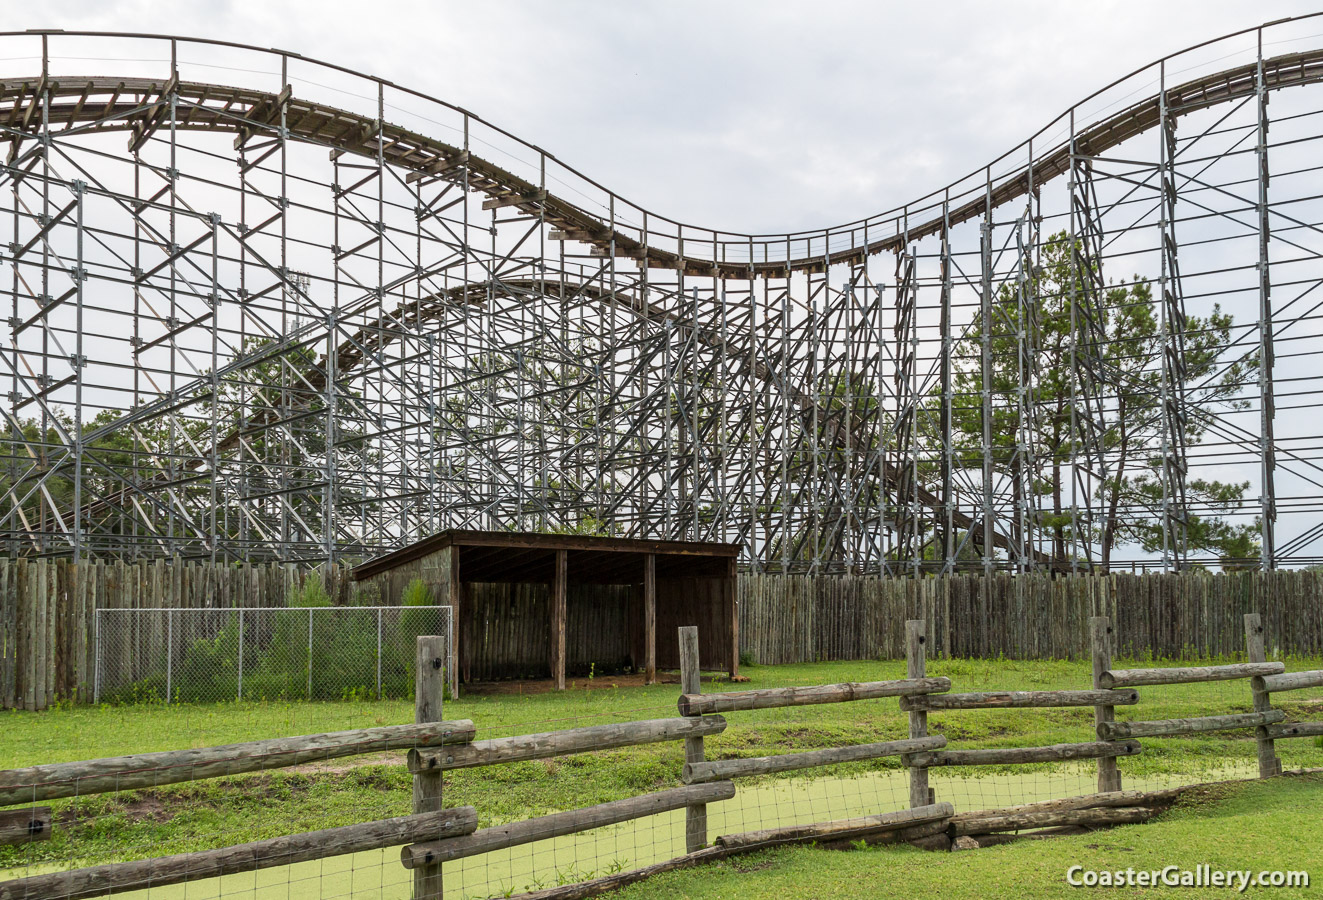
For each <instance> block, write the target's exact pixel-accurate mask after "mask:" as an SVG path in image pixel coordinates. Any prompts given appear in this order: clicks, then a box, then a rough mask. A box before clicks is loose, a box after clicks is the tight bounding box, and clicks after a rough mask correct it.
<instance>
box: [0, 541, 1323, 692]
mask: <svg viewBox="0 0 1323 900" xmlns="http://www.w3.org/2000/svg"><path fill="white" fill-rule="evenodd" d="M317 571H318V573H319V575H320V577H321V578H322V579H323V581H324V583H325V586H326V588H327V591H328V593H329V595H330V597H331V599H332V602H333V603H335V604H337V605H346V606H348V605H377V604H381V605H394V604H398V603H399V602H400V594H401V593H402V591H403V590H404V586H405V579H404V578H403V577H401V578H396V579H395V580H393V581H389V580H388V582H378V581H368V582H361V583H360V582H354V581H351V580H350V579H349V578H348V577H347V573H348V568H347V567H343V566H331V567H322V568H320V569H318V570H317ZM309 572H310V570H309V569H307V568H305V567H298V566H296V565H294V564H280V563H263V564H254V565H223V564H218V565H211V564H208V563H199V562H187V563H186V562H177V561H167V560H153V561H143V562H137V563H125V562H122V561H121V562H114V561H111V562H107V561H94V562H90V563H84V564H80V565H77V566H75V565H73V564H72V563H69V562H66V561H59V560H57V561H47V560H31V561H29V560H22V559H20V560H5V559H0V707H3V708H17V709H44V708H46V707H47V706H49V705H51V704H52V703H54V702H55V701H56V700H61V699H78V700H87V699H90V698H91V695H92V690H91V688H92V678H93V674H94V660H95V657H94V654H95V649H96V648H95V643H94V639H95V635H94V620H95V615H94V611H95V610H97V609H142V608H148V607H154V608H164V607H171V608H177V609H227V608H234V607H249V608H251V607H281V606H286V605H288V603H289V600H290V598H291V596H292V595H293V594H294V592H295V591H296V590H297V589H298V588H299V586H300V585H301V584H302V583H303V582H304V580H305V579H306V578H307V577H308V575H309ZM475 587H479V586H475ZM480 587H481V590H479V591H477V592H476V593H475V598H476V600H475V602H477V603H478V605H479V606H480V607H481V608H482V610H484V612H483V613H482V615H481V616H477V615H474V616H468V617H464V618H463V621H462V622H461V624H460V630H459V632H458V633H457V635H456V641H457V643H458V645H459V650H460V653H461V654H464V653H465V652H468V656H469V658H470V659H471V660H472V663H471V665H472V673H471V674H472V676H473V677H474V678H475V679H477V680H485V679H489V678H505V677H520V676H536V675H540V674H545V673H544V672H541V671H540V670H538V669H536V668H534V669H529V668H528V661H529V660H540V659H542V658H543V657H544V656H545V650H546V633H545V631H546V629H545V622H546V612H547V610H546V597H544V596H542V595H543V594H545V593H546V591H545V590H541V589H540V588H539V586H537V585H522V586H521V585H515V586H510V585H483V586H480ZM622 591H624V592H626V593H627V592H628V588H620V587H617V588H610V589H609V590H607V591H605V592H599V593H601V594H602V595H601V597H596V595H594V598H593V600H594V602H591V603H588V602H578V603H575V604H571V610H570V614H571V616H590V617H591V618H592V621H594V622H599V623H600V625H601V627H597V628H571V629H570V633H571V634H573V635H576V636H577V637H576V640H575V642H572V643H571V645H570V646H568V647H567V648H566V654H567V657H568V662H569V664H570V665H571V666H572V667H578V668H582V669H585V670H586V669H587V668H588V666H590V665H593V664H595V665H596V667H597V670H598V671H599V672H602V671H611V670H612V668H613V667H618V666H621V665H624V664H627V663H628V662H629V661H630V660H631V659H632V658H633V656H634V655H636V654H635V653H634V652H633V648H631V647H630V646H629V640H628V632H629V629H628V627H627V625H628V623H627V621H626V620H625V619H624V618H622V616H625V615H626V605H625V604H624V603H623V601H621V600H620V598H619V597H618V596H617V594H620V592H622ZM612 592H614V593H612ZM738 594H739V620H740V624H739V635H740V648H741V652H742V653H746V654H748V655H749V656H751V657H752V658H753V660H754V661H755V662H758V663H761V664H765V665H772V664H781V663H794V662H817V661H823V660H837V659H840V660H848V659H876V658H879V657H880V658H884V659H904V658H905V633H904V628H903V625H902V623H903V622H904V621H905V620H907V619H922V620H923V621H924V623H925V633H926V639H927V641H928V654H929V655H930V656H936V657H951V656H956V657H1008V658H1017V659H1087V658H1089V656H1090V653H1091V650H1090V644H1089V638H1088V621H1089V619H1090V618H1091V617H1094V616H1107V617H1108V618H1110V619H1111V620H1112V621H1113V622H1115V623H1117V624H1116V631H1115V633H1114V634H1113V635H1112V650H1113V653H1115V654H1116V655H1117V656H1122V657H1136V658H1149V657H1160V658H1175V657H1189V658H1204V657H1210V656H1226V655H1231V654H1240V653H1244V652H1245V645H1244V638H1243V634H1242V631H1241V628H1242V625H1241V622H1242V618H1243V616H1244V615H1245V614H1246V613H1259V614H1260V615H1261V616H1262V619H1263V623H1264V629H1265V631H1266V633H1268V634H1271V635H1273V636H1274V641H1275V643H1274V646H1273V647H1271V648H1269V649H1270V650H1272V651H1273V652H1275V653H1279V654H1282V655H1300V656H1318V655H1323V572H1306V571H1275V572H1266V573H1265V572H1233V573H1226V574H1215V575H1214V574H1205V573H1197V572H1195V573H1183V574H1159V573H1154V574H1145V575H1133V574H1113V575H1079V576H1063V577H1058V578H1052V577H1050V576H1048V575H994V576H992V577H991V578H984V577H983V576H981V575H953V576H941V577H933V578H921V579H881V578H867V577H855V576H836V575H830V576H806V575H792V576H779V575H752V574H746V575H741V576H740V578H739V584H738ZM635 662H639V663H640V664H641V661H639V660H635Z"/></svg>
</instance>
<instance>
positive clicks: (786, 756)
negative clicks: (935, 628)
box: [681, 735, 946, 805]
mask: <svg viewBox="0 0 1323 900" xmlns="http://www.w3.org/2000/svg"><path fill="white" fill-rule="evenodd" d="M945 746H946V738H944V737H942V736H941V735H933V736H931V737H919V738H912V739H908V740H899V741H882V742H880V743H873V744H855V745H853V746H850V747H828V748H826V749H824V750H808V751H805V752H803V753H783V754H780V755H778V756H756V757H745V758H742V759H722V760H713V761H711V762H699V763H686V764H685V767H684V770H683V773H682V775H681V778H682V779H683V780H684V783H685V784H703V783H705V782H709V781H725V780H727V779H730V778H744V777H748V776H750V775H768V774H771V773H773V772H790V771H794V770H796V769H812V768H816V767H818V766H831V765H836V764H837V763H846V762H857V761H859V760H863V759H880V758H881V757H884V756H900V755H902V754H906V753H918V752H919V751H923V750H938V749H941V748H942V747H945ZM925 791H926V788H925ZM923 805H927V804H923Z"/></svg>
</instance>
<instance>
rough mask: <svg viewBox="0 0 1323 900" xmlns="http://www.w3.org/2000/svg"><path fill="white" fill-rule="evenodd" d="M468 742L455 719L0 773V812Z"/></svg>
mask: <svg viewBox="0 0 1323 900" xmlns="http://www.w3.org/2000/svg"><path fill="white" fill-rule="evenodd" d="M474 734H475V729H474V727H473V723H472V722H471V721H469V720H468V719H460V720H457V721H453V722H435V723H431V724H423V725H417V724H415V725H386V726H383V727H381V728H361V729H358V730H355V731H333V732H328V733H326V734H310V735H302V736H299V737H287V738H272V739H270V740H265V741H249V742H246V743H242V744H226V745H224V746H221V747H205V748H202V749H199V750H167V751H164V752H161V753H140V754H136V755H133V756H114V757H110V758H108V759H93V760H87V761H84V762H71V763H52V764H48V765H43V766H29V767H28V768H25V769H8V770H5V771H0V806H13V805H14V804H17V803H35V802H38V801H42V800H53V799H56V798H59V797H76V796H84V795H87V794H101V793H105V792H107V791H126V790H132V789H136V788H146V787H159V786H160V785H164V784H179V783H180V782H184V781H198V780H200V779H203V778H222V777H225V776H227V775H242V774H244V773H247V772H265V771H269V770H271V769H280V768H285V767H287V766H297V765H302V764H304V763H309V762H321V761H323V760H327V759H335V758H337V757H342V756H357V755H360V754H363V753H379V752H381V751H383V750H408V749H411V748H413V747H441V746H446V745H450V744H467V743H468V742H469V741H471V740H473V736H474Z"/></svg>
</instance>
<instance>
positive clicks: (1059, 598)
mask: <svg viewBox="0 0 1323 900" xmlns="http://www.w3.org/2000/svg"><path fill="white" fill-rule="evenodd" d="M739 600H740V649H741V651H743V652H744V653H747V654H749V655H751V656H752V657H753V660H754V662H757V663H761V664H763V665H779V664H782V663H797V662H820V661H825V660H835V659H878V658H881V659H904V658H905V631H904V628H903V627H902V624H901V623H903V622H904V621H905V620H907V619H923V620H924V622H925V624H926V634H927V639H928V655H929V656H934V657H983V658H989V657H991V658H995V657H1001V656H1004V657H1008V658H1012V659H1088V658H1089V656H1090V653H1091V650H1090V643H1089V636H1088V622H1089V619H1090V618H1091V617H1093V616H1107V617H1108V618H1110V619H1111V620H1112V621H1113V622H1114V623H1116V632H1115V634H1114V635H1113V645H1112V651H1113V653H1115V654H1116V655H1117V656H1121V657H1134V658H1139V659H1144V658H1150V657H1158V658H1168V659H1170V658H1183V657H1184V658H1195V659H1199V658H1207V657H1215V656H1228V655H1233V654H1241V653H1244V652H1245V637H1244V631H1243V627H1242V618H1243V616H1244V615H1245V614H1246V613H1259V614H1260V615H1261V616H1262V617H1263V625H1264V630H1265V631H1266V632H1267V633H1268V634H1270V635H1272V636H1273V640H1274V645H1273V646H1272V647H1270V648H1269V650H1270V651H1272V652H1276V653H1279V654H1282V655H1295V656H1320V655H1323V572H1310V571H1286V570H1279V571H1273V572H1230V573H1222V574H1209V573H1203V572H1189V573H1179V574H1177V573H1170V574H1163V573H1149V574H1142V575H1139V574H1130V573H1114V574H1111V575H1072V576H1061V577H1056V578H1053V577H1052V576H1050V575H1046V574H1043V575H1039V574H1031V575H993V576H992V577H991V578H984V577H983V576H982V575H950V576H940V577H932V578H919V579H904V578H892V579H885V578H866V577H855V576H837V575H822V576H802V575H791V576H783V575H743V576H741V577H740V583H739Z"/></svg>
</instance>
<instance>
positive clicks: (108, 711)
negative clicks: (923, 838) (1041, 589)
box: [0, 660, 1323, 897]
mask: <svg viewBox="0 0 1323 900" xmlns="http://www.w3.org/2000/svg"><path fill="white" fill-rule="evenodd" d="M1146 664H1151V663H1146ZM1125 665H1127V663H1125V662H1123V661H1118V663H1117V668H1120V667H1123V666H1125ZM1321 667H1323V661H1320V660H1298V661H1293V662H1291V663H1290V664H1289V668H1290V669H1291V670H1301V669H1310V668H1321ZM928 668H929V674H933V675H947V676H949V677H950V678H951V679H952V682H953V688H952V689H953V690H954V691H986V690H1015V689H1018V690H1050V689H1069V688H1073V689H1078V688H1085V687H1088V686H1089V684H1090V678H1089V670H1088V666H1087V663H1084V662H1065V661H1060V662H1053V661H1013V660H997V661H992V660H988V661H985V660H933V661H930V663H929V667H928ZM746 674H748V675H749V676H750V679H751V681H750V683H748V684H746V685H740V686H739V687H740V688H759V687H773V686H782V685H795V684H805V685H807V684H825V683H831V682H840V681H869V680H878V679H889V678H900V677H903V676H904V663H903V662H898V661H891V662H845V663H819V664H809V665H793V666H777V667H770V666H753V667H750V668H748V669H747V671H746ZM611 684H612V682H611V679H610V678H609V677H598V678H596V679H593V680H592V681H591V683H590V689H589V683H588V682H585V681H583V680H580V681H579V682H578V684H577V687H576V689H574V690H570V691H566V692H564V693H559V694H557V693H536V694H525V695H520V694H519V693H509V692H500V693H489V694H478V693H469V694H466V695H465V696H463V697H462V698H461V699H460V700H457V701H453V702H449V703H447V705H446V708H445V715H446V717H447V718H453V719H460V718H466V719H472V720H474V722H475V723H476V724H477V727H478V736H479V738H489V737H497V736H502V735H508V734H518V733H527V732H533V731H550V730H557V729H562V728H571V727H576V726H582V725H593V724H601V723H604V722H610V721H625V720H631V719H643V718H669V717H671V716H674V715H675V714H676V708H675V702H676V698H677V696H678V694H679V688H678V685H675V684H661V685H656V686H651V687H612V686H611ZM704 689H705V690H717V689H722V686H716V685H714V686H711V687H709V686H708V685H705V686H704ZM1140 695H1141V702H1140V704H1139V705H1138V706H1136V707H1130V708H1120V709H1118V716H1119V717H1120V718H1146V719H1147V718H1175V717H1183V716H1198V715H1209V714H1212V713H1218V712H1239V711H1247V710H1248V709H1249V708H1250V692H1249V685H1248V682H1245V681H1236V682H1222V683H1214V684H1205V685H1185V686H1170V687H1156V688H1144V689H1141V691H1140ZM1274 701H1275V702H1276V703H1277V704H1278V705H1279V706H1281V707H1282V708H1284V709H1286V710H1287V711H1288V714H1289V716H1290V718H1291V719H1292V720H1313V719H1319V718H1323V690H1320V691H1301V692H1296V693H1295V694H1279V695H1276V697H1275V698H1274ZM1092 715H1093V714H1092V709H1088V708H1085V709H1061V710H999V711H956V712H945V713H933V714H931V715H930V717H929V726H930V730H931V731H932V732H933V733H941V734H945V735H946V736H947V738H948V740H949V741H950V746H951V747H953V748H954V747H986V746H1031V745H1040V744H1051V743H1064V742H1076V741H1088V740H1093V739H1094V736H1093V720H1092ZM411 719H412V705H411V704H409V703H405V702H399V701H387V702H380V703H379V702H338V703H227V704H217V705H208V706H189V705H176V706H170V707H166V706H157V705H141V706H118V707H102V708H90V707H72V708H62V709H55V710H49V711H46V712H41V713H25V712H12V713H4V714H0V729H3V732H2V733H3V734H4V739H3V740H0V767H4V768H9V767H18V766H26V765H34V764H40V763H49V762H59V761H69V760H78V759H87V758H95V757H101V756H112V755H119V754H126V753H141V752H149V751H153V750H165V749H176V748H181V747H202V746H209V745H214V744H221V743H231V742H235V741H245V740H256V739H261V738H269V737H279V736H285V735H294V734H307V733H314V732H321V731H333V730H340V729H347V728H362V727H369V726H373V725H388V724H397V723H402V722H408V721H410V720H411ZM727 720H728V721H729V723H730V727H729V728H728V729H727V731H726V732H725V733H724V734H722V735H719V736H717V737H714V738H709V739H708V740H707V755H708V758H709V759H716V758H730V757H737V756H760V755H769V754H776V753H784V752H789V751H793V750H802V749H811V748H818V747H829V746H836V745H843V744H853V743H863V742H869V741H879V740H888V739H894V738H899V737H903V736H906V735H907V734H908V731H907V728H908V725H907V721H908V720H907V717H906V716H905V715H904V714H903V713H901V712H900V711H899V707H898V704H897V701H896V700H895V699H885V700H877V701H863V702H858V703H842V704H827V705H820V706H811V707H802V708H797V709H776V710H759V711H752V712H742V713H732V714H730V715H728V716H727ZM1143 743H1144V747H1145V750H1144V753H1142V754H1140V755H1139V756H1136V757H1128V758H1124V759H1122V760H1121V770H1122V772H1123V775H1124V778H1125V783H1126V786H1127V787H1157V786H1162V785H1166V784H1173V783H1194V782H1201V781H1213V780H1219V779H1224V778H1235V777H1245V776H1248V775H1252V774H1253V773H1254V771H1255V768H1254V759H1255V745H1254V741H1253V738H1252V735H1250V734H1247V733H1244V732H1241V733H1229V734H1214V735H1204V736H1200V737H1194V738H1181V739H1153V740H1146V741H1144V742H1143ZM1278 746H1279V751H1280V752H1281V754H1282V756H1283V758H1284V760H1285V762H1286V765H1287V766H1288V767H1292V768H1296V767H1302V766H1305V767H1313V766H1323V748H1320V747H1316V746H1314V744H1313V742H1311V741H1308V740H1297V741H1293V742H1287V741H1283V742H1279V745H1278ZM403 757H404V754H403V753H402V752H400V753H392V754H385V755H378V756H375V757H371V758H368V759H366V760H358V761H355V760H332V761H330V762H328V763H326V764H323V765H313V766H306V767H301V768H299V769H297V770H287V771H281V772H273V773H269V774H263V775H253V776H240V777H236V778H230V779H218V780H213V781H206V782H198V783H195V784H191V785H179V786H174V787H165V788H160V789H155V790H140V791H132V792H124V793H122V794H118V795H102V796H97V797H89V798H86V799H83V800H78V801H56V802H55V803H53V804H52V805H53V806H55V807H56V809H57V815H59V816H60V817H61V819H60V820H59V821H60V826H59V827H57V830H56V837H55V838H54V839H53V840H51V841H49V842H45V843H41V844H35V845H30V846H28V847H25V848H22V849H14V848H10V849H0V870H3V869H5V868H8V869H10V872H9V874H11V875H12V874H14V871H15V870H16V869H17V870H21V869H22V868H24V867H28V866H39V867H47V866H51V865H70V864H79V865H85V864H90V863H93V862H101V861H109V860H118V859H129V858H138V857H146V856H157V855H162V854H166V853H174V852H183V851H187V850H193V849H201V848H205V847H213V846H224V845H226V844H231V843H239V842H243V841H250V840H254V839H258V838H262V837H273V836H277V835H282V834H290V833H293V832H298V831H306V830H311V829H315V828H326V827H332V826H335V825H342V824H349V823H353V822H362V821H368V820H371V819H377V818H385V817H389V816H396V815H403V814H406V813H407V812H409V804H410V790H409V788H410V777H409V775H408V773H407V772H406V771H405V769H404V767H403V765H402V762H403ZM682 762H683V759H682V752H681V749H680V746H679V745H678V744H660V745H651V746H645V747H635V748H628V749H622V750H611V751H603V752H597V753H590V754H583V755H579V756H574V757H564V758H561V759H558V760H547V761H539V762H528V763H516V764H512V765H507V766H498V767H491V768H486V769H469V770H460V771H456V772H453V773H449V774H448V775H447V776H446V779H445V788H444V789H445V802H446V805H449V806H459V805H467V804H472V805H474V806H475V807H477V809H478V811H479V815H480V820H481V824H482V825H483V826H486V825H490V824H494V823H500V822H506V821H512V820H516V819H522V818H527V817H530V816H535V815H541V814H544V813H547V812H550V811H555V810H561V809H570V808H575V807H581V806H588V805H591V804H595V803H601V802H606V801H608V800H615V799H620V798H623V797H627V796H632V795H636V794H639V793H644V792H648V791H655V790H662V789H665V788H669V787H675V786H677V785H678V784H679V783H680V780H679V779H680V768H681V765H682ZM932 783H933V786H934V789H935V790H936V792H937V795H938V798H939V799H943V800H949V801H951V802H952V803H954V804H955V805H956V807H957V809H974V808H986V807H991V806H1009V805H1014V804H1017V803H1024V802H1029V801H1032V800H1038V799H1045V798H1047V797H1054V796H1056V797H1060V796H1072V795H1077V794H1082V793H1089V792H1091V791H1092V790H1093V789H1094V787H1093V784H1094V775H1093V767H1092V764H1090V763H1085V764H1074V765H1038V766H1016V767H979V768H971V769H960V770H940V771H934V772H933V773H932ZM907 796H908V795H907V789H906V782H905V773H904V770H903V769H902V768H901V767H900V765H899V760H896V759H884V760H877V761H873V762H867V763H852V764H847V765H840V766H834V767H831V768H829V769H823V770H816V771H814V772H812V773H811V774H810V773H796V774H793V775H792V774H786V775H780V776H770V777H766V778H761V779H753V780H743V781H741V782H740V792H739V794H737V796H736V798H735V800H732V801H728V802H727V803H725V804H720V805H718V806H714V807H713V811H712V813H713V821H712V829H711V834H712V835H714V836H715V835H716V834H722V833H731V832H734V831H741V830H750V829H756V828H764V827H771V826H773V825H780V824H790V823H799V822H811V821H823V820H827V819H832V818H842V817H845V816H849V815H855V814H859V813H866V812H877V811H887V810H891V809H896V808H900V807H902V806H904V805H906V803H907ZM663 818H664V817H658V822H657V823H655V824H653V825H650V826H646V828H645V826H644V825H639V826H638V827H632V830H631V831H629V832H626V831H624V830H617V831H615V832H612V834H613V835H614V836H613V837H611V838H610V840H609V841H608V842H606V843H603V840H604V839H603V838H602V837H601V836H600V835H599V836H597V837H593V838H592V840H593V841H594V842H595V843H593V844H592V848H591V850H585V849H584V847H585V846H586V845H585V844H584V843H583V842H582V841H580V842H577V843H576V842H573V841H571V842H568V843H565V841H564V839H562V844H561V845H558V846H561V848H562V849H554V848H553V849H551V850H548V851H547V853H549V854H550V856H549V857H548V859H550V860H551V862H549V863H547V865H549V866H551V868H552V870H553V872H554V871H555V870H559V871H560V874H559V875H554V874H553V876H551V877H552V882H551V883H555V881H556V880H561V881H563V880H565V879H566V878H569V877H571V876H573V875H585V874H588V873H590V872H591V873H596V874H602V873H603V872H604V871H607V870H609V869H611V868H613V867H619V866H622V865H623V866H626V867H629V868H632V867H635V866H637V865H644V864H647V863H648V862H652V861H654V860H655V858H666V857H667V856H670V855H673V854H674V853H675V852H680V851H678V850H675V849H674V848H675V845H676V844H677V841H678V837H677V834H676V827H674V823H672V822H671V819H666V820H665V822H662V821H661V820H662V819H663ZM671 818H672V819H673V818H674V817H671ZM645 821H651V820H645ZM677 821H678V820H677ZM647 828H651V829H652V831H648V830H647ZM640 829H644V830H643V831H640ZM639 834H643V835H645V836H646V838H647V839H646V840H643V839H641V838H640V837H639V836H638V835H639ZM590 837H591V833H590ZM566 848H568V849H566ZM650 848H651V849H650ZM650 853H651V854H652V855H651V856H649V855H648V854H650ZM657 854H660V855H657ZM567 858H568V859H570V860H571V864H570V865H569V867H567V865H566V864H565V862H564V860H565V859H567ZM833 858H834V857H833ZM931 858H932V857H929V856H921V857H918V859H920V860H923V859H931ZM584 859H587V860H588V862H585V863H582V864H581V861H582V860H584ZM741 864H742V863H741ZM390 865H391V866H396V865H397V864H396V863H393V862H392V863H390ZM484 865H485V866H486V867H487V871H486V872H485V873H482V877H484V878H486V879H487V880H488V881H491V880H492V879H493V878H494V877H495V875H494V874H493V872H494V870H493V869H492V864H491V861H490V860H488V861H486V862H485V863H484ZM730 865H731V866H735V865H737V863H731V864H730ZM509 866H510V867H512V868H513V869H517V870H519V871H521V872H522V871H524V870H527V871H528V873H530V874H529V875H528V877H529V878H532V879H534V881H524V882H522V883H521V884H519V885H515V886H516V887H523V886H526V885H527V884H530V883H535V882H536V880H537V879H539V878H541V877H542V875H540V874H532V873H533V870H534V869H538V868H539V867H540V866H541V867H542V868H546V866H542V865H541V864H538V863H536V860H535V859H534V857H532V856H529V855H527V854H525V855H524V856H518V855H517V854H516V855H515V856H512V857H511V859H510V860H509ZM576 866H577V868H575V867H576ZM378 867H379V868H380V863H378ZM323 869H324V867H323ZM319 871H321V870H319ZM4 874H5V873H4V872H3V871H0V877H3V875H4ZM497 874H499V873H497ZM474 877H475V878H476V877H478V876H476V875H475V876H474ZM521 877H523V876H521ZM189 896H190V897H192V896H193V894H192V893H190V895H189ZM383 896H384V895H383ZM713 896H721V895H713Z"/></svg>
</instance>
